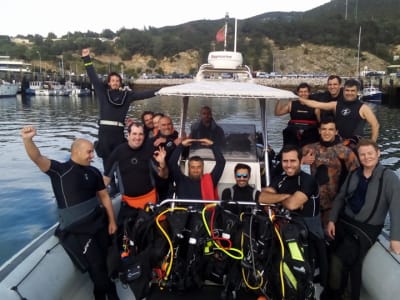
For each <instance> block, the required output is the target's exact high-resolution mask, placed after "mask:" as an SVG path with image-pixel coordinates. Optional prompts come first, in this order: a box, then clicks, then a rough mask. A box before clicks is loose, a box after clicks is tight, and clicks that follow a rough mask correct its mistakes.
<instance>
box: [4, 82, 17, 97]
mask: <svg viewBox="0 0 400 300" xmlns="http://www.w3.org/2000/svg"><path fill="white" fill-rule="evenodd" d="M18 89H19V84H18V83H15V82H13V83H10V82H7V81H5V80H2V79H0V97H15V96H16V95H17V93H18Z"/></svg>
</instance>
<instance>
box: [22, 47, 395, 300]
mask: <svg viewBox="0 0 400 300" xmlns="http://www.w3.org/2000/svg"><path fill="white" fill-rule="evenodd" d="M82 59H83V62H84V65H85V67H86V70H87V73H88V75H89V78H90V80H91V82H92V84H93V86H94V89H95V93H96V96H97V98H98V101H99V105H100V119H99V133H98V141H97V143H96V145H93V144H92V143H91V142H90V141H88V140H85V139H77V140H75V141H74V142H73V144H72V146H71V158H70V160H68V161H67V162H64V163H61V162H57V161H55V160H51V159H48V158H46V157H45V156H43V155H42V154H41V153H40V151H39V149H38V148H37V147H36V145H35V143H34V142H33V137H34V136H35V135H36V134H37V132H36V129H35V128H33V127H29V126H27V127H24V128H23V129H22V130H21V135H22V139H23V141H24V145H25V149H26V152H27V153H28V156H29V157H30V158H31V160H32V161H33V162H34V163H35V164H36V165H37V166H38V167H39V169H40V170H41V171H42V172H45V173H46V174H47V175H49V177H50V179H51V183H52V187H53V190H54V194H55V196H56V201H57V206H58V213H59V221H60V226H59V230H58V231H59V236H60V239H61V240H62V243H63V246H64V247H65V249H66V250H67V252H68V253H70V254H71V257H72V256H73V257H75V255H74V254H75V253H82V249H86V251H84V254H83V255H80V257H78V259H80V262H79V263H80V264H81V265H82V266H84V270H87V271H88V272H89V275H90V278H91V279H92V281H93V284H94V290H93V293H94V297H95V299H96V300H100V299H106V297H107V299H109V300H111V299H118V295H117V292H116V288H115V284H114V282H113V281H111V280H110V279H109V278H108V275H107V274H108V272H107V265H106V257H107V251H106V250H107V245H108V243H109V235H112V234H115V233H116V232H117V228H118V226H120V225H121V224H122V223H123V221H124V218H125V217H126V216H127V215H129V213H130V211H131V210H132V209H134V210H137V209H146V206H147V205H148V204H149V203H153V204H156V203H157V202H158V201H160V200H162V199H166V198H171V197H174V196H175V197H176V198H178V199H179V198H181V199H208V200H215V199H219V198H221V199H222V200H228V201H251V202H258V203H260V204H262V205H269V204H279V205H282V206H284V207H285V208H286V209H288V210H289V211H292V212H295V213H297V214H299V215H300V216H301V217H302V218H303V220H304V222H305V224H306V225H307V228H308V230H309V232H310V235H312V236H313V237H314V240H315V241H317V242H316V244H317V246H318V249H319V251H318V252H317V253H318V259H317V260H318V263H319V266H320V271H321V281H320V282H321V284H322V285H323V286H324V287H325V290H324V293H323V297H325V298H324V299H338V298H335V297H338V295H340V294H341V293H343V291H344V289H345V288H346V286H347V279H348V278H349V275H348V274H350V279H351V280H350V281H351V293H352V299H359V292H360V284H361V264H362V259H363V257H364V256H365V255H366V253H367V251H368V249H369V248H370V247H371V246H372V244H373V243H374V242H375V240H376V239H377V235H378V234H379V232H380V230H381V228H382V225H383V222H384V219H385V216H386V213H387V212H388V211H389V212H390V217H391V222H392V224H391V225H392V230H391V244H390V246H391V249H392V251H394V252H395V253H396V254H400V236H399V235H400V232H399V231H400V226H399V224H398V222H399V221H400V216H399V214H400V208H399V206H400V202H399V201H397V200H396V199H395V196H396V195H398V192H399V189H400V184H399V183H400V182H399V179H398V177H397V176H396V174H395V173H394V172H393V171H390V170H388V169H387V168H385V167H383V166H382V165H380V164H379V155H380V151H379V148H378V146H377V144H376V140H377V138H378V132H379V123H378V121H377V119H376V117H375V115H374V113H373V111H372V110H371V108H370V107H369V106H367V105H365V104H363V103H362V102H360V101H359V100H358V97H357V92H358V89H359V85H358V82H357V81H356V80H352V79H350V80H347V81H346V82H345V83H344V88H343V89H341V88H340V85H341V79H340V77H338V76H330V77H329V78H328V91H327V92H326V93H319V94H311V87H310V86H309V85H308V84H301V85H299V87H298V89H297V92H298V95H299V100H296V101H292V102H289V103H288V104H282V103H279V102H278V104H277V106H276V109H275V113H276V115H283V114H290V116H291V120H290V121H289V124H288V128H286V129H285V131H284V139H283V140H284V146H283V148H282V150H281V152H280V161H281V165H282V170H283V172H282V174H279V175H276V176H274V177H273V178H272V181H271V184H270V185H269V186H268V187H264V188H263V189H262V190H261V191H258V190H255V188H254V187H252V186H250V185H249V179H250V176H251V168H250V166H248V165H247V164H243V163H238V164H237V165H236V167H235V169H234V174H233V177H234V178H235V182H236V184H235V185H234V186H233V187H231V188H227V189H225V190H224V191H223V192H222V193H221V195H218V193H217V190H216V188H217V184H218V182H219V180H220V178H221V176H222V174H223V172H224V167H225V158H224V156H223V155H222V152H221V147H222V146H223V145H224V143H225V135H224V131H223V129H222V128H221V127H220V126H219V125H218V124H217V123H216V122H215V120H214V119H213V117H212V111H211V109H210V108H209V107H207V106H205V107H203V108H202V109H201V111H200V120H199V121H198V122H197V123H194V124H193V125H192V128H191V132H190V134H189V135H188V136H187V137H179V135H178V133H177V131H176V130H175V129H174V126H173V123H172V119H171V118H170V117H169V116H166V115H164V114H161V113H154V112H152V111H144V112H143V113H142V115H141V121H140V122H137V121H133V120H127V119H126V117H127V112H128V109H129V106H130V104H131V103H132V102H133V101H135V100H139V99H146V98H150V97H153V96H155V92H156V91H157V90H148V91H144V92H136V91H132V90H129V89H123V88H122V78H121V77H120V75H119V74H118V73H110V74H109V76H108V79H107V85H104V83H103V82H101V81H100V80H99V79H98V76H97V74H96V72H95V69H94V67H93V63H92V60H91V58H90V51H89V49H83V50H82ZM311 99H315V100H311ZM365 122H367V123H369V124H370V126H371V139H360V141H359V142H358V143H357V145H356V146H353V147H352V148H350V147H348V146H347V145H346V140H352V139H354V138H355V137H359V136H363V127H364V124H365ZM126 123H127V124H126ZM126 125H127V126H126ZM126 127H127V136H126V137H125V133H124V130H125V128H126ZM196 145H197V146H198V145H201V146H204V147H208V148H210V149H211V150H212V153H213V154H214V158H215V166H214V168H213V169H212V171H211V172H210V173H206V174H205V172H204V160H203V158H202V157H200V156H191V157H189V158H188V173H187V175H185V174H184V173H183V172H182V170H181V167H180V165H179V164H178V161H179V158H180V157H181V155H182V154H183V153H185V151H186V149H187V148H188V147H194V146H196ZM94 151H96V152H97V155H98V156H100V157H101V158H102V159H103V167H104V174H103V175H102V174H101V172H100V171H99V170H98V169H96V168H95V167H92V166H90V162H91V160H92V159H93V156H94ZM302 164H308V165H310V166H311V174H307V173H306V172H304V171H302V170H301V166H302ZM113 184H114V185H115V186H116V185H117V187H116V188H118V190H119V192H120V193H121V199H122V200H121V209H120V212H119V215H118V217H117V218H116V217H115V214H114V211H113V207H112V203H111V200H110V196H109V193H108V190H107V188H106V187H107V186H112V185H113ZM349 228H351V230H350V229H349ZM355 237H356V238H355ZM325 242H329V245H330V246H329V247H328V249H325ZM332 295H334V296H332Z"/></svg>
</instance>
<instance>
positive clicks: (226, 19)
mask: <svg viewBox="0 0 400 300" xmlns="http://www.w3.org/2000/svg"><path fill="white" fill-rule="evenodd" d="M228 20H229V13H228V12H227V13H226V14H225V38H224V51H226V45H227V42H226V37H227V35H228Z"/></svg>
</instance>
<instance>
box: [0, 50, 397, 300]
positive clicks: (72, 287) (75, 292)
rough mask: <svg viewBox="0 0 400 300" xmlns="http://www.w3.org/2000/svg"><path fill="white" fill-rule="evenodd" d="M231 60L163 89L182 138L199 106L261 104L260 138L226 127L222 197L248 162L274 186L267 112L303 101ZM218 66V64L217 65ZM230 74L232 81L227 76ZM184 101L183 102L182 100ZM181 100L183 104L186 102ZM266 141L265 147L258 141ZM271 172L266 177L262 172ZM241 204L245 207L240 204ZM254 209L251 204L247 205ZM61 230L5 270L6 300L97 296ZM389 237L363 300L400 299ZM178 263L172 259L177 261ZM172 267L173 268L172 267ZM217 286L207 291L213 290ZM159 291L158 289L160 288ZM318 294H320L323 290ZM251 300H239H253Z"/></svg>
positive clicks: (258, 180) (383, 238)
mask: <svg viewBox="0 0 400 300" xmlns="http://www.w3.org/2000/svg"><path fill="white" fill-rule="evenodd" d="M226 54H227V55H220V54H218V55H213V56H212V58H213V59H212V60H211V61H209V62H208V63H207V64H204V65H202V66H201V67H200V68H199V71H198V73H197V75H196V77H195V79H194V81H193V82H190V83H185V84H181V85H176V86H168V87H164V88H161V89H160V90H159V91H158V95H159V96H160V97H161V99H163V98H164V97H174V99H179V100H178V101H180V104H181V113H180V126H179V131H180V135H182V134H183V133H184V131H185V128H186V127H187V121H188V120H187V117H188V107H189V105H190V103H192V102H194V104H195V105H199V104H200V103H199V102H200V101H203V100H204V99H215V100H218V99H224V100H225V99H226V100H228V101H237V100H238V99H240V100H241V101H256V102H257V103H258V104H259V110H258V112H259V113H260V121H261V122H260V124H259V125H260V130H261V133H260V134H258V135H257V132H256V126H255V124H254V123H251V124H242V123H241V124H235V123H226V124H223V123H222V124H220V123H219V125H221V126H222V127H223V129H224V131H225V133H226V135H227V140H229V141H231V142H230V143H228V144H229V145H230V146H229V147H226V148H225V149H223V154H224V157H225V159H226V165H225V169H224V172H223V174H222V177H221V179H220V181H219V183H218V191H219V192H220V191H221V190H223V189H224V188H226V187H230V186H232V185H233V184H234V183H235V182H234V179H233V178H232V177H233V176H232V174H233V170H234V166H235V165H236V164H237V163H238V162H243V163H246V164H248V165H250V167H251V168H252V173H251V174H252V176H251V182H250V184H252V185H253V186H254V187H255V188H257V189H261V187H262V182H265V184H267V185H268V183H269V181H270V178H269V176H270V175H269V172H268V170H269V169H270V167H271V165H270V159H269V157H268V146H267V145H268V144H269V143H268V142H269V140H268V131H267V106H268V104H269V102H271V101H275V100H277V99H280V100H293V99H297V96H296V95H295V94H294V93H292V92H290V91H286V90H281V89H277V88H272V87H267V86H264V85H259V84H256V83H255V82H254V80H253V77H252V74H251V72H250V68H248V67H247V66H245V65H243V64H242V62H240V61H238V60H237V58H238V55H236V54H233V55H232V57H234V58H235V62H232V61H228V62H227V63H226V64H225V63H224V60H226V59H228V60H229V58H227V57H229V55H230V54H229V53H226ZM215 59H217V60H218V62H216V61H215ZM223 74H230V75H231V76H222V75H223ZM177 96H178V97H177ZM180 97H181V99H180ZM256 136H260V137H261V141H259V140H258V139H256ZM207 150H208V149H196V150H193V151H194V152H193V154H191V155H196V154H198V155H201V156H202V157H203V158H205V162H204V169H205V172H207V171H209V170H210V169H211V168H212V167H213V165H214V164H215V161H214V160H213V155H212V154H210V152H209V151H207ZM182 167H183V169H185V170H187V162H186V161H184V160H182ZM262 170H266V172H262ZM177 203H203V204H204V203H210V204H215V205H218V204H219V201H217V200H213V201H211V200H210V201H207V200H200V199H199V200H185V199H179V200H177V199H167V200H164V201H163V202H162V203H161V204H159V206H164V207H166V209H167V210H171V211H173V210H174V209H176V206H177ZM239 204H241V203H239ZM113 205H114V209H115V211H116V212H118V208H119V205H120V196H119V195H117V196H116V197H114V198H113ZM247 205H248V203H247ZM56 226H57V224H55V225H54V226H53V227H52V228H50V229H49V230H48V231H46V232H45V233H43V234H42V235H41V236H39V237H38V238H37V239H35V240H34V241H32V242H31V243H30V244H29V245H28V246H26V247H25V248H24V249H22V250H21V251H19V252H18V253H16V254H15V255H14V256H13V257H12V258H10V259H9V260H8V261H7V262H6V263H4V264H3V265H2V266H1V267H0V298H1V299H7V300H14V299H15V300H17V299H18V300H19V299H23V298H26V299H40V300H52V299H60V298H61V299H72V300H73V299H90V297H91V295H92V284H91V282H90V280H89V278H88V275H87V274H82V273H80V272H79V271H78V269H77V268H76V267H74V265H73V264H72V262H71V260H70V258H69V257H68V255H67V254H66V253H65V251H64V250H63V248H62V247H61V245H60V244H59V241H58V239H57V238H56V237H55V236H54V230H55V228H56ZM388 238H389V237H388V235H387V232H386V234H385V232H383V233H382V234H381V235H380V237H379V242H378V243H376V244H375V245H374V246H373V247H372V249H371V251H370V252H369V253H368V255H367V257H366V259H365V263H364V265H363V289H362V300H383V299H396V298H397V295H399V294H400V285H398V284H397V280H398V278H399V276H400V257H398V256H394V255H392V254H391V253H390V251H389V250H388ZM171 257H172V255H171ZM167 265H168V264H167ZM213 286H215V284H210V285H209V286H208V285H207V287H210V289H212V288H213ZM207 287H204V288H203V289H202V291H201V293H197V294H196V293H194V295H193V297H192V296H190V297H191V298H193V300H194V299H203V298H204V297H207V298H209V299H210V300H211V299H221V298H220V295H222V294H219V293H218V296H217V297H215V295H214V296H208V295H207V296H205V295H204V294H203V293H206V292H207V291H208V289H207ZM157 288H158V285H157ZM117 290H118V294H119V296H120V299H121V300H125V299H135V298H134V295H133V293H132V292H131V290H130V289H129V288H127V286H126V285H124V284H122V283H121V282H120V281H117ZM159 293H160V296H159V297H158V298H157V297H153V295H152V297H151V299H184V298H182V297H178V296H176V297H175V296H170V295H169V294H168V289H165V290H163V291H160V292H159ZM317 294H318V290H317ZM253 298H255V296H254V295H253V297H250V298H248V297H245V298H240V297H238V299H253Z"/></svg>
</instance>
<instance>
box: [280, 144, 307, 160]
mask: <svg viewBox="0 0 400 300" xmlns="http://www.w3.org/2000/svg"><path fill="white" fill-rule="evenodd" d="M291 151H296V152H297V157H298V158H299V161H301V159H302V157H303V154H302V152H301V149H300V147H298V146H296V145H292V144H286V145H284V146H283V147H282V150H281V152H282V154H283V153H288V152H291Z"/></svg>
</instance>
